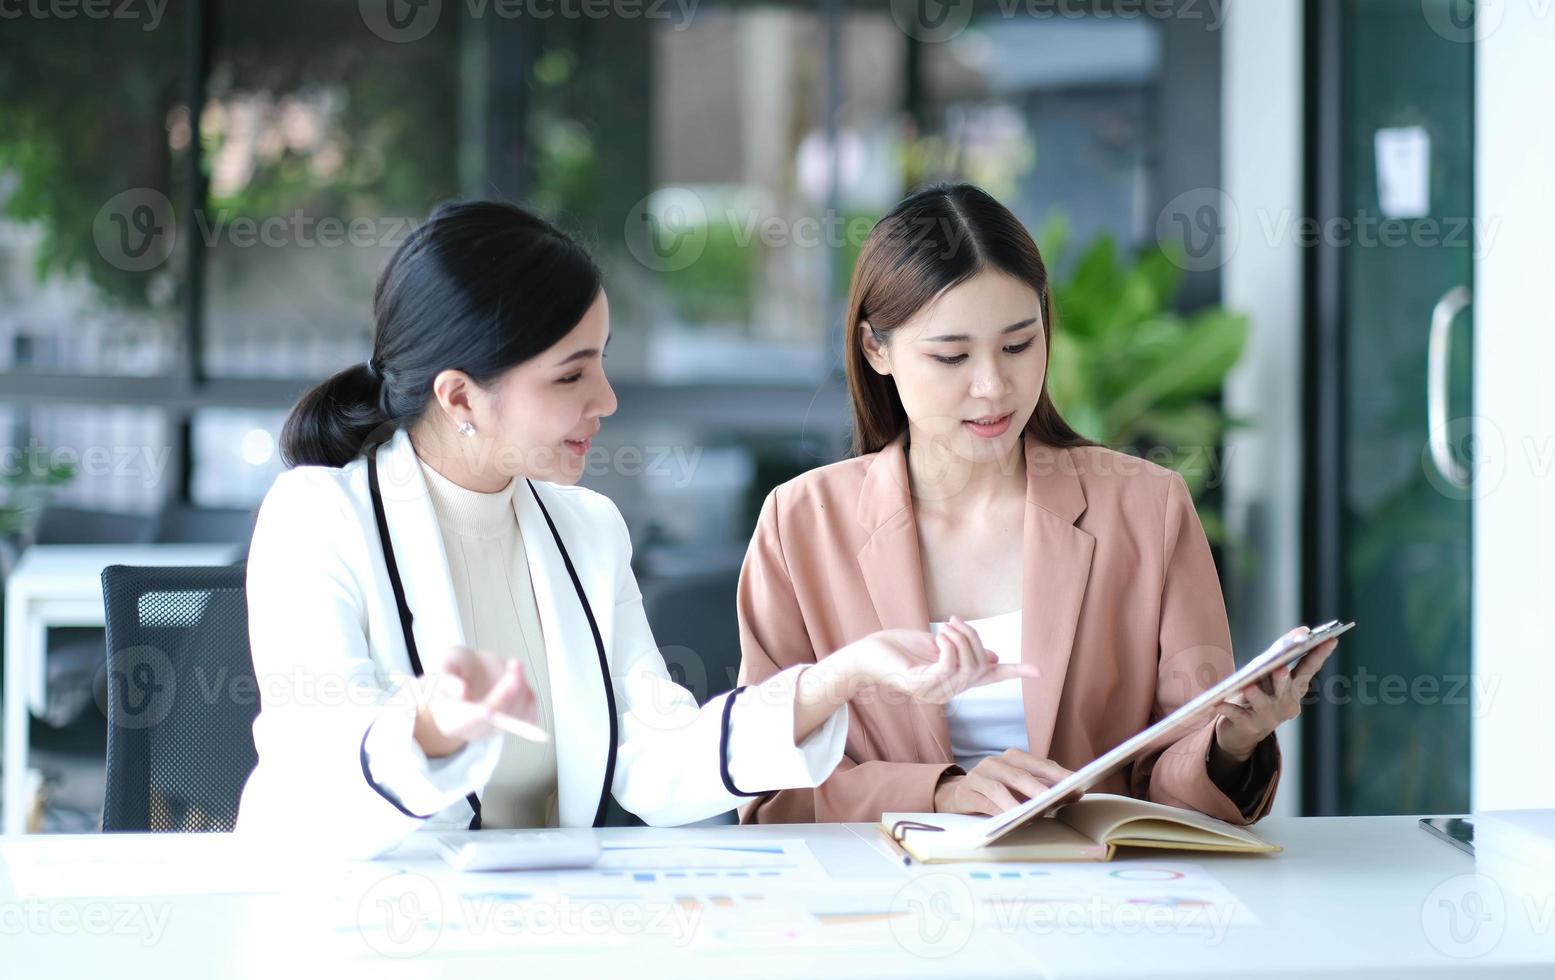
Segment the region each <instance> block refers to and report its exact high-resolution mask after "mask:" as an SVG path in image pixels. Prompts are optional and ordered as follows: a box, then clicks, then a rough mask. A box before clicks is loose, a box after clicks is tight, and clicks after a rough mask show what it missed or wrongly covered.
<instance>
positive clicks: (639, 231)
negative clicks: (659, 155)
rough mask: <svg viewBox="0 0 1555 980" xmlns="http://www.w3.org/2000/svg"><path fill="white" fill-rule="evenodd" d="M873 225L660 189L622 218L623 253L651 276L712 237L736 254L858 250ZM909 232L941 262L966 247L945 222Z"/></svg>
mask: <svg viewBox="0 0 1555 980" xmlns="http://www.w3.org/2000/svg"><path fill="white" fill-rule="evenodd" d="M874 226H875V222H874V219H872V218H869V217H866V216H863V215H847V214H841V213H839V212H836V211H833V210H830V209H826V210H823V211H820V212H819V213H815V214H778V213H773V212H771V211H767V210H764V209H763V208H760V207H750V206H742V205H734V206H725V207H721V208H715V207H709V206H708V204H707V202H706V201H704V199H703V197H702V195H701V194H699V193H697V192H696V191H694V190H692V189H690V188H688V187H663V188H660V189H659V190H656V191H654V192H653V193H652V194H649V195H648V196H647V197H644V198H642V199H641V200H639V201H638V202H637V203H636V204H634V205H633V206H632V208H631V209H630V210H629V211H628V212H627V216H626V223H625V225H624V227H623V229H622V231H623V237H624V239H625V241H626V247H627V251H629V252H631V253H632V255H633V257H634V258H636V259H637V261H638V262H640V263H642V265H643V266H644V267H645V268H647V269H651V270H653V271H655V272H677V271H679V270H681V269H684V268H687V267H688V266H690V265H692V264H693V263H694V262H696V261H697V260H698V259H700V258H701V257H702V253H703V252H704V251H705V250H706V248H707V244H708V241H709V239H710V238H711V237H712V236H713V234H714V233H716V234H717V235H718V238H719V240H720V241H725V242H728V243H732V244H733V245H734V246H735V247H736V248H742V249H743V248H753V247H757V246H760V247H761V248H764V249H768V250H773V249H783V248H826V249H834V250H835V249H839V248H854V249H856V248H858V247H859V246H861V245H863V244H864V241H865V239H867V238H868V237H869V233H870V232H871V231H872V230H873V229H874ZM908 231H910V233H911V234H912V236H913V240H914V241H915V242H917V243H920V244H922V243H925V242H926V243H929V244H930V245H932V246H933V247H935V248H936V249H938V254H939V255H940V257H941V258H949V257H951V256H952V255H954V254H955V253H956V251H957V250H958V249H960V248H963V247H968V246H969V243H968V242H967V239H966V232H965V231H964V230H963V229H961V228H959V227H957V226H956V225H955V224H954V222H952V221H950V220H948V219H944V218H923V219H918V220H917V221H916V222H915V223H914V224H913V225H912V226H910V227H909V229H908Z"/></svg>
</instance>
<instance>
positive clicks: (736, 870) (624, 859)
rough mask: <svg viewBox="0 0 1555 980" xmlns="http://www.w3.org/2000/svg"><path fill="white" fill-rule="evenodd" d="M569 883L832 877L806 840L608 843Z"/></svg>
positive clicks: (737, 881)
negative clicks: (591, 866) (598, 856)
mask: <svg viewBox="0 0 1555 980" xmlns="http://www.w3.org/2000/svg"><path fill="white" fill-rule="evenodd" d="M557 877H558V878H561V879H564V880H566V881H568V882H578V881H581V880H589V879H592V880H594V881H598V882H600V883H611V884H633V885H640V886H641V885H650V886H651V885H660V886H683V885H687V884H696V885H739V884H749V885H761V884H767V885H772V884H794V883H798V882H811V881H825V880H827V879H828V877H829V876H828V875H827V874H826V871H825V869H824V868H822V867H821V864H820V862H819V861H817V860H816V859H815V855H814V854H812V853H811V852H810V848H809V847H808V846H807V845H806V844H805V842H804V841H801V840H776V841H767V840H764V841H760V842H746V841H713V842H708V843H698V844H694V845H692V844H628V843H620V842H612V843H607V844H605V846H604V854H602V855H601V856H600V859H599V862H598V863H597V864H595V865H594V867H593V868H590V869H588V870H586V871H575V872H558V873H557Z"/></svg>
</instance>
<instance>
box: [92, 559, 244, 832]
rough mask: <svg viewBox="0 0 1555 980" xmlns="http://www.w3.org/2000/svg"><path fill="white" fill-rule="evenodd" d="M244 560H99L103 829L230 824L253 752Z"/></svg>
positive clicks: (219, 827)
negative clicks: (175, 563)
mask: <svg viewBox="0 0 1555 980" xmlns="http://www.w3.org/2000/svg"><path fill="white" fill-rule="evenodd" d="M246 569H247V565H246V564H242V563H240V564H236V565H223V566H218V567H209V568H201V567H187V568H177V567H144V568H143V567H136V566H128V565H113V566H110V567H108V568H106V569H104V570H103V602H104V605H105V608H106V612H107V623H108V661H107V668H106V670H107V675H106V682H107V683H106V688H107V690H106V693H105V697H106V701H107V716H108V784H107V790H106V793H105V795H104V800H103V830H104V832H107V833H114V832H126V831H164V832H165V831H224V830H231V829H232V828H233V826H234V825H235V824H236V823H237V816H238V801H239V800H240V799H241V797H242V793H243V784H244V783H245V782H246V781H247V780H248V776H249V773H251V772H252V771H253V769H254V766H255V764H256V763H257V762H258V756H257V755H256V754H255V751H254V738H253V723H254V718H255V716H256V715H258V713H259V694H258V687H257V685H256V683H255V681H254V666H253V661H252V660H251V659H250V657H249V649H248V603H247V599H246V596H245V595H244V575H245V571H246Z"/></svg>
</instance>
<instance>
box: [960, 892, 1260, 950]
mask: <svg viewBox="0 0 1555 980" xmlns="http://www.w3.org/2000/svg"><path fill="white" fill-rule="evenodd" d="M985 904H986V906H987V908H988V910H989V925H990V926H991V927H992V928H994V929H997V930H998V931H1000V932H1003V933H1008V934H1011V935H1014V934H1019V935H1022V936H1034V935H1035V936H1051V935H1070V936H1073V935H1084V936H1107V935H1111V936H1137V935H1140V934H1146V935H1152V936H1165V935H1198V936H1202V937H1204V940H1205V944H1206V945H1208V946H1219V945H1220V944H1221V943H1222V942H1224V941H1225V938H1226V933H1227V932H1229V931H1230V929H1231V926H1232V925H1233V924H1234V923H1235V921H1236V917H1237V906H1236V904H1235V903H1233V902H1218V901H1211V900H1208V899H1202V898H1193V897H1186V896H1160V898H1159V900H1157V901H1149V900H1146V901H1129V902H1122V903H1120V902H1118V901H1116V900H1114V899H1109V898H1108V897H1107V896H1104V895H1097V894H1090V895H1086V896H1084V897H1083V898H1082V897H1079V896H1075V897H1071V898H1064V899H1052V900H1041V899H1032V898H1015V897H1004V898H993V899H989V900H988V901H987V902H986V903H985Z"/></svg>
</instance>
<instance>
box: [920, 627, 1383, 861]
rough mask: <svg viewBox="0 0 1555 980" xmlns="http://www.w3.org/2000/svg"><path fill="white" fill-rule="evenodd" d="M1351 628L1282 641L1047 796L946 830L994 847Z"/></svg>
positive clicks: (1052, 788)
mask: <svg viewBox="0 0 1555 980" xmlns="http://www.w3.org/2000/svg"><path fill="white" fill-rule="evenodd" d="M1354 626H1355V623H1354V622H1353V621H1351V622H1348V623H1341V622H1339V621H1338V620H1337V619H1335V620H1330V621H1329V622H1326V623H1324V624H1323V625H1321V626H1319V627H1317V628H1315V629H1313V630H1312V631H1311V632H1309V633H1306V634H1304V635H1302V636H1298V637H1289V636H1284V637H1281V638H1280V639H1278V640H1276V641H1275V642H1274V644H1273V645H1272V646H1270V647H1269V648H1268V649H1267V650H1265V651H1264V652H1263V653H1260V654H1259V655H1258V656H1256V657H1254V658H1253V659H1252V660H1250V661H1248V662H1247V664H1246V665H1245V666H1244V667H1243V668H1242V669H1241V670H1238V671H1236V672H1235V673H1233V674H1231V675H1230V676H1228V677H1226V678H1225V679H1224V680H1222V681H1220V682H1219V683H1217V684H1215V685H1213V686H1212V687H1209V688H1207V689H1206V690H1204V691H1202V692H1200V693H1199V695H1198V696H1197V697H1195V698H1193V700H1191V701H1189V702H1188V703H1187V704H1184V705H1183V706H1182V707H1180V708H1178V709H1177V710H1176V711H1174V712H1172V713H1171V714H1169V715H1167V716H1166V717H1165V718H1162V719H1161V720H1160V721H1158V722H1156V723H1155V724H1154V725H1151V726H1150V727H1149V728H1146V729H1145V730H1144V731H1142V732H1140V733H1139V734H1138V735H1135V736H1134V737H1133V738H1130V739H1126V740H1124V741H1123V742H1120V743H1119V744H1118V745H1116V746H1115V747H1113V748H1112V749H1110V750H1109V751H1107V752H1104V753H1102V754H1101V755H1100V756H1098V757H1097V758H1096V759H1095V760H1094V761H1092V762H1091V763H1090V764H1089V765H1087V766H1083V767H1082V768H1080V769H1079V770H1078V771H1076V772H1074V773H1072V774H1070V775H1069V776H1068V777H1066V778H1064V779H1061V780H1059V781H1058V782H1056V783H1054V784H1053V785H1052V786H1050V787H1048V789H1047V792H1045V793H1042V794H1040V795H1038V796H1033V797H1032V798H1031V799H1029V800H1027V801H1026V802H1025V803H1022V804H1020V805H1019V806H1016V807H1012V808H1011V809H1009V810H1006V811H1004V812H1003V813H1000V814H997V815H995V816H992V817H987V818H985V819H984V820H983V821H982V822H980V823H979V824H977V825H976V826H975V827H971V828H968V829H967V830H956V831H949V833H955V834H958V835H961V834H965V835H968V836H967V838H966V840H965V841H962V842H960V843H962V844H964V846H966V847H969V848H970V847H986V846H988V845H989V844H992V843H994V842H995V841H997V840H999V839H1000V838H1001V837H1004V836H1005V835H1006V834H1009V833H1010V832H1012V831H1014V830H1016V829H1018V828H1020V827H1022V826H1024V825H1025V824H1026V823H1028V822H1030V821H1032V820H1036V819H1040V818H1041V817H1043V816H1045V815H1046V814H1047V813H1048V811H1049V810H1052V809H1053V808H1054V807H1056V806H1057V805H1058V804H1059V803H1061V802H1063V800H1064V799H1065V798H1067V797H1069V796H1070V795H1072V794H1073V793H1075V792H1076V791H1079V792H1082V793H1083V792H1084V791H1085V790H1088V789H1090V788H1091V787H1092V786H1095V785H1096V784H1097V783H1099V782H1101V781H1102V780H1103V779H1106V778H1107V777H1108V776H1110V775H1112V774H1113V773H1114V772H1116V771H1118V770H1119V769H1121V768H1123V767H1124V766H1125V765H1127V764H1128V763H1130V762H1132V761H1133V760H1134V759H1135V758H1137V757H1138V756H1139V755H1141V754H1142V753H1144V752H1146V751H1148V750H1150V749H1152V748H1154V747H1156V746H1158V745H1161V744H1162V743H1166V742H1169V741H1172V740H1174V737H1175V736H1176V734H1177V733H1178V731H1179V730H1180V729H1182V728H1185V727H1187V726H1188V725H1189V724H1191V723H1192V722H1195V721H1198V720H1199V719H1201V718H1203V717H1204V716H1205V715H1206V714H1208V713H1209V712H1211V711H1213V710H1214V709H1215V708H1217V707H1218V706H1219V705H1220V704H1221V702H1223V701H1225V700H1226V699H1227V698H1229V697H1231V696H1232V695H1233V694H1235V693H1236V692H1237V691H1240V690H1241V689H1242V688H1244V687H1247V686H1248V685H1249V684H1256V683H1259V682H1261V681H1262V680H1263V679H1264V678H1266V677H1268V676H1269V675H1270V674H1272V673H1274V672H1275V671H1276V670H1278V669H1280V668H1281V667H1284V666H1286V665H1287V664H1294V663H1296V662H1297V661H1299V660H1301V658H1302V657H1305V656H1306V655H1307V653H1309V652H1310V651H1312V650H1314V649H1316V648H1317V647H1319V646H1322V645H1323V644H1324V643H1326V642H1328V641H1329V640H1332V639H1333V638H1334V637H1336V636H1339V635H1341V634H1343V633H1347V632H1349V631H1350V630H1351V629H1353V628H1354Z"/></svg>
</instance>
